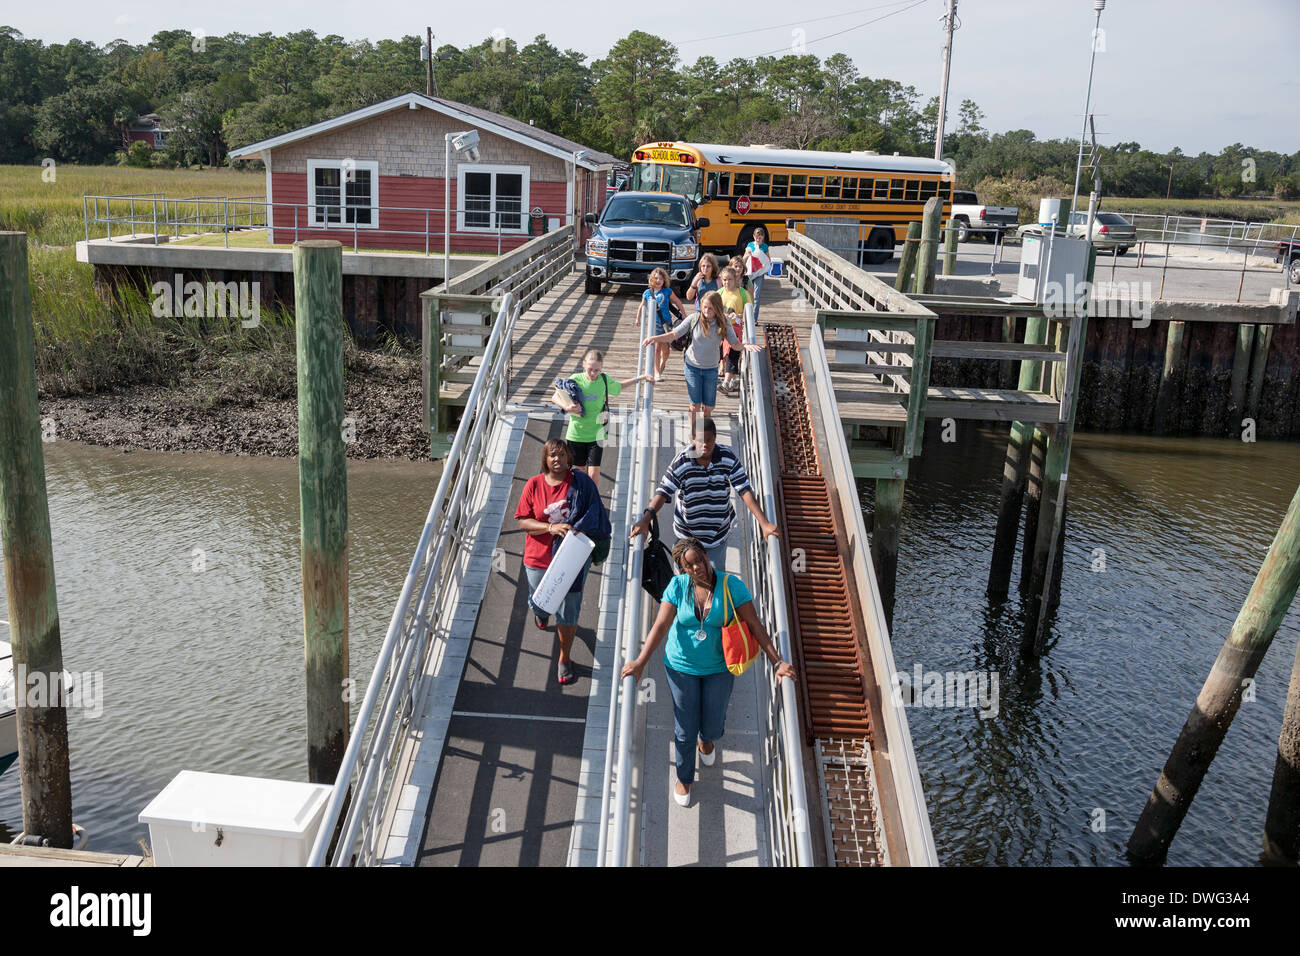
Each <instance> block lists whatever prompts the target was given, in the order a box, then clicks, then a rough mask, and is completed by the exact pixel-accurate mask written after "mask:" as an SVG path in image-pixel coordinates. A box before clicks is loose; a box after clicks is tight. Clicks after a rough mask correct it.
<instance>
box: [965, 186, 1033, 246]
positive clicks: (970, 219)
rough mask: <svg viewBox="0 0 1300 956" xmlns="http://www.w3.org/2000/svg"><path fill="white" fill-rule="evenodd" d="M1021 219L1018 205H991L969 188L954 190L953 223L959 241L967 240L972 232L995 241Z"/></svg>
mask: <svg viewBox="0 0 1300 956" xmlns="http://www.w3.org/2000/svg"><path fill="white" fill-rule="evenodd" d="M1019 221H1020V209H1019V208H1018V207H1016V206H989V205H985V204H984V203H982V202H980V201H979V199H978V198H977V197H976V195H975V194H974V193H973V192H970V191H969V190H962V189H957V190H954V191H953V194H952V223H953V225H954V226H956V227H957V241H958V242H965V241H966V240H967V239H969V238H970V237H971V235H972V234H974V235H981V236H984V237H985V238H987V239H988V240H990V241H993V240H995V239H997V238H999V237H1000V236H1002V235H1004V234H1006V233H1008V232H1010V231H1011V230H1012V229H1014V228H1015V227H1016V223H1017V222H1019Z"/></svg>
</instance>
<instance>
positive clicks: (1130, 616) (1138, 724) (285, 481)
mask: <svg viewBox="0 0 1300 956" xmlns="http://www.w3.org/2000/svg"><path fill="white" fill-rule="evenodd" d="M959 439H960V440H959V441H958V442H957V443H955V444H950V445H945V444H943V443H942V442H941V441H939V436H938V433H937V432H935V431H932V433H931V434H930V435H929V436H928V437H927V441H926V444H925V454H924V456H923V457H922V458H921V459H919V460H917V461H915V462H914V463H913V471H912V479H911V480H909V482H908V484H907V492H906V501H905V510H904V524H903V531H902V535H901V542H900V552H899V576H898V606H897V610H896V618H895V634H894V650H895V654H896V657H897V663H898V666H899V668H900V670H902V671H905V672H907V673H911V672H912V669H913V667H914V665H915V664H918V663H919V664H921V665H922V668H923V670H927V671H940V672H942V671H950V670H952V671H988V670H995V671H996V672H997V673H998V675H999V700H998V714H997V716H996V717H991V718H988V719H981V718H980V717H979V716H978V715H977V713H976V711H975V710H974V709H971V708H923V707H913V708H910V709H909V710H908V719H909V722H910V724H911V728H912V732H913V735H914V739H915V745H916V751H917V759H918V763H919V765H920V769H921V776H922V781H923V783H924V785H925V791H926V795H927V799H928V802H929V807H930V812H931V819H932V822H933V827H934V833H935V840H936V843H937V844H938V849H939V858H940V861H941V862H942V863H944V864H947V865H979V864H989V863H991V864H1072V863H1075V864H1100V865H1118V864H1122V863H1123V847H1124V843H1125V842H1126V841H1127V839H1128V836H1129V834H1130V833H1131V832H1132V828H1133V824H1134V822H1135V821H1136V819H1137V815H1138V813H1139V812H1140V811H1141V808H1142V806H1143V804H1144V803H1145V801H1146V797H1147V794H1148V792H1149V791H1150V789H1151V786H1152V785H1153V784H1154V782H1155V779H1156V776H1157V775H1158V773H1159V770H1160V768H1161V766H1163V763H1164V760H1165V758H1166V756H1167V755H1168V752H1169V749H1170V747H1171V746H1172V745H1173V742H1174V739H1175V738H1176V737H1177V734H1178V731H1179V729H1180V728H1181V726H1182V723H1183V721H1184V720H1185V719H1186V717H1187V714H1188V712H1189V711H1190V709H1191V706H1192V703H1193V701H1194V700H1195V697H1196V694H1197V692H1198V691H1199V689H1200V687H1201V684H1202V682H1203V681H1204V679H1205V676H1206V674H1208V672H1209V668H1210V665H1211V664H1212V662H1213V660H1214V657H1215V655H1216V654H1217V653H1218V650H1219V648H1220V646H1221V645H1222V642H1223V639H1224V637H1226V635H1227V633H1228V631H1229V629H1230V628H1231V626H1232V622H1233V619H1234V618H1235V617H1236V614H1237V611H1238V610H1239V609H1240V606H1241V602H1242V600H1243V598H1244V597H1245V594H1246V592H1247V590H1248V589H1249V587H1250V584H1251V582H1252V581H1253V579H1254V575H1255V573H1256V571H1257V570H1258V567H1259V563H1260V561H1261V560H1262V558H1263V555H1264V553H1265V551H1266V550H1267V548H1268V545H1269V543H1270V541H1271V540H1272V537H1273V534H1274V533H1275V532H1276V530H1277V526H1278V523H1279V522H1280V520H1281V518H1282V515H1283V513H1284V512H1285V510H1286V506H1287V503H1288V502H1289V501H1290V497H1291V495H1292V494H1293V493H1294V491H1295V488H1296V486H1297V484H1300V448H1298V447H1297V446H1296V445H1294V444H1289V445H1288V444H1281V443H1274V444H1269V443H1260V444H1255V445H1244V444H1242V443H1240V442H1233V441H1214V440H1200V439H1196V440H1181V439H1149V438H1134V437H1114V436H1102V435H1079V436H1076V440H1075V452H1074V459H1073V462H1072V465H1071V469H1070V473H1071V511H1070V518H1069V534H1068V540H1067V548H1066V552H1065V567H1064V582H1063V591H1062V604H1061V607H1060V610H1059V612H1058V614H1057V617H1056V623H1055V626H1054V628H1053V632H1052V634H1053V636H1052V640H1051V643H1050V645H1049V649H1048V650H1047V653H1046V654H1045V655H1044V656H1043V658H1042V659H1041V662H1040V663H1038V664H1034V665H1024V664H1022V663H1021V662H1020V658H1019V651H1018V648H1019V637H1020V607H1019V600H1018V597H1017V596H1016V595H1015V591H1014V583H1013V595H1012V597H1011V599H1010V600H1009V601H1008V602H1007V604H1006V606H1005V607H1002V608H994V607H991V606H990V605H989V602H988V599H987V598H986V597H985V594H984V587H985V583H986V579H987V575H988V549H989V546H990V544H991V542H992V540H993V529H994V520H995V509H996V505H997V497H998V489H999V481H1000V478H999V476H1000V460H1001V455H1002V453H1003V450H1004V446H1005V440H1004V439H1003V438H1002V437H1001V436H1000V435H999V434H997V433H996V432H995V431H994V430H992V429H989V430H982V429H977V428H976V427H975V426H974V425H971V424H966V423H963V424H962V425H961V430H960V431H959ZM45 450H46V462H47V470H48V482H49V490H50V507H51V517H52V523H53V529H54V555H55V572H56V576H57V584H58V589H59V611H60V617H61V620H62V626H63V647H64V655H65V659H66V661H67V668H68V670H70V671H74V672H80V671H102V673H103V700H102V708H103V713H102V715H101V716H99V717H97V718H92V717H89V716H88V715H87V714H86V713H83V712H78V711H73V712H71V713H70V714H69V739H70V747H71V752H72V788H73V809H74V819H75V820H76V821H77V823H79V824H81V825H82V826H85V827H87V828H88V829H89V830H90V833H91V844H90V846H91V848H92V849H97V850H103V851H122V852H126V851H132V850H135V851H136V852H138V847H137V846H136V840H137V839H140V838H144V837H146V836H147V828H146V827H144V826H142V825H140V824H138V823H137V822H136V816H137V815H138V814H139V812H140V810H141V809H142V808H143V807H144V806H145V805H146V804H147V803H148V802H149V800H151V799H152V798H153V797H154V796H155V795H156V794H157V793H158V791H159V790H161V789H162V787H163V786H165V785H166V784H167V782H168V781H169V780H170V779H171V778H172V777H173V776H174V775H175V774H176V773H177V772H178V771H180V770H183V769H198V770H209V771H216V772H222V773H235V774H249V775H256V776H268V777H279V778H284V779H305V778H306V743H305V737H306V718H305V691H304V686H303V671H302V655H303V649H302V609H301V589H300V582H299V569H298V498H297V494H298V491H297V468H296V463H295V462H292V461H278V460H270V459H257V458H226V457H221V456H207V455H174V454H154V453H144V452H135V453H132V454H129V455H124V454H122V453H120V452H116V451H111V450H105V449H97V448H90V447H86V446H78V445H75V444H73V443H70V442H57V443H54V444H51V445H47V446H45ZM348 481H349V491H350V512H351V529H352V540H351V556H350V557H351V597H350V603H351V635H352V651H351V655H352V657H351V671H352V674H353V675H354V676H355V677H357V678H359V680H360V682H361V684H362V686H364V683H365V681H366V679H367V678H368V676H369V673H370V669H371V667H372V664H373V660H374V654H375V651H376V649H377V647H378V645H379V643H380V641H381V640H382V638H383V634H384V631H385V629H386V627H387V625H388V619H389V617H390V615H391V613H392V609H393V605H394V602H395V600H396V598H397V595H398V592H399V590H400V585H401V581H402V578H403V576H404V575H405V573H406V569H407V567H408V565H409V563H410V557H411V552H412V551H413V549H414V547H415V543H416V540H417V537H418V534H419V529H420V527H421V525H422V524H423V522H424V516H425V513H426V512H427V510H428V506H429V501H430V499H431V497H432V494H433V489H434V485H435V472H434V470H433V468H432V466H430V465H427V464H418V463H398V464H390V463H374V462H355V463H351V464H350V465H349V472H348ZM1098 548H1100V549H1103V554H1104V558H1105V568H1106V570H1105V571H1104V572H1102V571H1093V570H1092V568H1093V566H1094V563H1095V562H1096V561H1097V559H1098V557H1099V554H1098V552H1097V551H1096V549H1098ZM195 549H198V551H196V550H195ZM199 551H201V552H202V554H199V553H198V552H199ZM200 559H201V560H200ZM200 565H201V566H202V567H203V570H196V567H199V566H200ZM1018 575H1019V565H1018V563H1017V567H1016V575H1015V577H1013V582H1014V581H1016V580H1018ZM2 601H3V597H0V602H2ZM2 607H3V604H0V608H2ZM7 616H8V615H7V613H4V612H2V611H0V618H7ZM1298 630H1300V610H1296V609H1293V610H1292V611H1291V613H1290V615H1289V616H1288V617H1287V618H1286V620H1285V621H1284V622H1283V625H1282V628H1281V630H1280V632H1279V634H1278V637H1277V638H1276V639H1275V641H1274V645H1273V647H1272V648H1271V649H1270V651H1269V653H1268V656H1267V657H1266V658H1265V660H1264V664H1263V666H1262V667H1261V669H1260V672H1259V675H1258V678H1257V685H1256V699H1255V701H1254V702H1251V703H1246V704H1244V705H1243V706H1242V708H1241V710H1240V711H1239V712H1238V714H1237V717H1236V719H1235V720H1234V722H1233V725H1232V729H1231V731H1230V732H1229V734H1228V737H1227V740H1226V741H1225V743H1224V746H1223V748H1222V749H1221V750H1220V752H1219V755H1218V757H1217V758H1216V760H1215V762H1214V764H1213V766H1212V767H1211V770H1210V773H1209V775H1208V776H1207V778H1206V781H1205V784H1204V786H1203V787H1202V788H1201V792H1200V793H1199V794H1198V796H1197V798H1196V801H1195V803H1194V804H1193V806H1192V810H1191V812H1190V814H1189V815H1188V817H1187V820H1186V822H1185V823H1184V825H1183V828H1182V831H1181V832H1180V833H1179V835H1178V838H1177V839H1176V840H1175V841H1174V844H1173V848H1172V850H1171V853H1170V862H1171V863H1175V864H1220V865H1223V864H1237V865H1240V864H1249V863H1251V862H1253V861H1254V860H1255V859H1256V857H1257V854H1258V847H1259V836H1260V833H1261V832H1262V828H1263V821H1264V814H1265V811H1266V808H1267V804H1268V790H1269V786H1270V783H1271V780H1272V772H1273V759H1274V754H1275V751H1276V746H1277V735H1278V729H1279V726H1280V724H1281V715H1282V708H1283V705H1284V698H1285V694H1286V689H1287V682H1288V680H1289V675H1290V670H1291V666H1292V661H1293V659H1294V656H1295V652H1296V639H1297V631H1298ZM1098 810H1103V811H1105V829H1104V830H1100V831H1094V830H1093V829H1092V826H1093V825H1094V823H1096V822H1099V821H1100V818H1099V817H1098V816H1097V813H1096V812H1097V811H1098ZM20 826H21V806H20V803H19V795H18V774H17V770H16V769H14V770H11V771H10V772H9V773H7V774H5V775H4V776H3V777H0V839H6V840H7V839H8V838H9V835H10V831H17V830H18V829H19V828H20Z"/></svg>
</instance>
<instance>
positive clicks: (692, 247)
mask: <svg viewBox="0 0 1300 956" xmlns="http://www.w3.org/2000/svg"><path fill="white" fill-rule="evenodd" d="M698 252H699V247H698V246H696V244H695V243H693V242H683V243H682V244H681V245H678V244H677V243H673V258H674V259H694V258H695V256H696V254H697V253H698Z"/></svg>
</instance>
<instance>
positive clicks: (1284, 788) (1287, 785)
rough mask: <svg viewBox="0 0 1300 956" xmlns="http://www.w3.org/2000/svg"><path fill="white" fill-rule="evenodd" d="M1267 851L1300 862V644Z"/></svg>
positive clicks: (1280, 742)
mask: <svg viewBox="0 0 1300 956" xmlns="http://www.w3.org/2000/svg"><path fill="white" fill-rule="evenodd" d="M1264 853H1265V856H1266V857H1267V858H1269V859H1270V860H1277V861H1278V862H1282V863H1292V864H1294V863H1297V862H1300V647H1297V648H1296V654H1295V664H1294V665H1293V666H1292V668H1291V686H1290V689H1289V690H1288V691H1287V695H1286V710H1285V711H1284V712H1283V714H1282V732H1281V733H1280V734H1278V738H1277V762H1276V763H1275V764H1274V766H1273V788H1272V790H1271V791H1270V792H1269V796H1268V816H1267V818H1265V820H1264Z"/></svg>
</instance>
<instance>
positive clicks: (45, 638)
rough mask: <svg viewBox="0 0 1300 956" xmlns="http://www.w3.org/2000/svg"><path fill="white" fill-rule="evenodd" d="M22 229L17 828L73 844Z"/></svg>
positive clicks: (6, 257)
mask: <svg viewBox="0 0 1300 956" xmlns="http://www.w3.org/2000/svg"><path fill="white" fill-rule="evenodd" d="M35 356H36V344H35V337H34V332H33V328H32V305H31V292H30V287H29V286H28V277H27V234H26V233H23V232H0V410H3V411H2V413H0V537H2V539H3V548H4V558H5V587H6V593H7V595H8V599H9V642H10V644H11V645H12V647H13V662H14V692H15V696H16V697H17V705H18V706H17V710H18V713H17V721H18V774H19V779H20V781H21V785H22V787H21V789H22V807H23V831H24V833H26V834H28V835H29V836H39V837H44V838H45V839H46V840H48V841H49V845H50V846H53V847H59V848H60V849H69V848H71V846H72V778H71V774H70V771H69V765H68V712H67V708H66V706H65V700H64V696H63V646H62V640H61V636H60V632H59V605H58V597H57V595H56V593H55V590H54V549H53V546H52V545H51V543H50V509H49V501H48V499H47V498H46V494H45V452H44V450H43V448H42V447H41V413H40V406H39V404H38V402H37V397H36V360H35Z"/></svg>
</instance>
